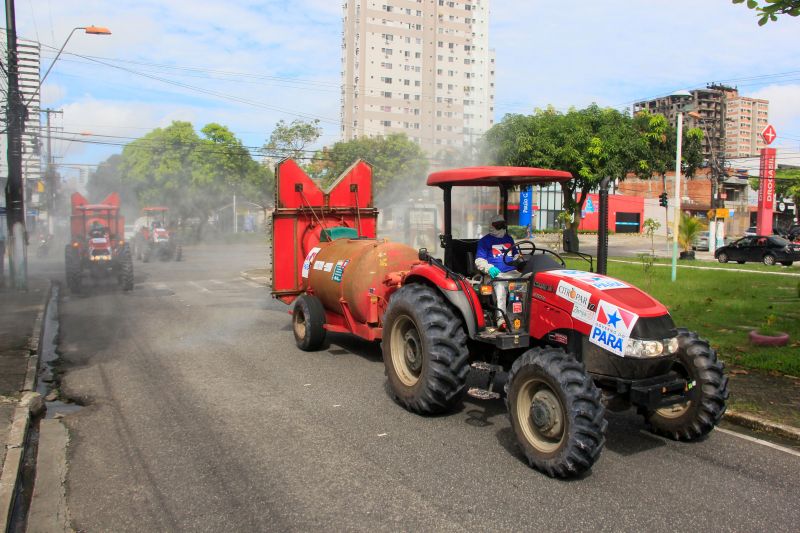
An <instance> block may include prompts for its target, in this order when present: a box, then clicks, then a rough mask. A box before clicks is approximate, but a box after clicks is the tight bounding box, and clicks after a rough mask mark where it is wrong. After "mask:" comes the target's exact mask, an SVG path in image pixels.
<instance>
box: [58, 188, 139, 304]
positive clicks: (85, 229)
mask: <svg viewBox="0 0 800 533" xmlns="http://www.w3.org/2000/svg"><path fill="white" fill-rule="evenodd" d="M124 237H125V219H124V218H123V217H122V216H121V215H120V214H119V195H118V194H117V193H111V194H109V195H108V196H107V197H106V199H105V200H103V201H102V202H101V203H99V204H89V202H88V201H87V200H86V198H84V197H83V196H82V195H81V194H80V193H74V194H73V195H72V216H71V219H70V243H69V244H67V246H66V249H65V251H64V266H65V269H66V278H67V286H68V287H69V288H70V290H71V291H72V292H73V293H79V292H80V291H81V287H82V285H83V277H84V274H88V275H89V276H90V277H91V278H92V279H95V280H97V279H101V278H107V277H115V278H116V279H117V282H118V283H119V286H120V287H122V289H123V290H126V291H130V290H133V259H132V258H131V252H130V249H129V248H128V244H127V243H126V242H125V238H124Z"/></svg>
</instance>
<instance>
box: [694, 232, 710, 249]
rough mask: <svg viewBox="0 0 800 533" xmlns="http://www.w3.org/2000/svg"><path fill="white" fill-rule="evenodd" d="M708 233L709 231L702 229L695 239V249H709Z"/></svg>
mask: <svg viewBox="0 0 800 533" xmlns="http://www.w3.org/2000/svg"><path fill="white" fill-rule="evenodd" d="M708 235H709V233H708V232H707V231H701V232H700V234H699V235H698V236H697V238H696V239H695V240H694V246H692V248H694V249H695V250H700V251H702V252H707V251H708Z"/></svg>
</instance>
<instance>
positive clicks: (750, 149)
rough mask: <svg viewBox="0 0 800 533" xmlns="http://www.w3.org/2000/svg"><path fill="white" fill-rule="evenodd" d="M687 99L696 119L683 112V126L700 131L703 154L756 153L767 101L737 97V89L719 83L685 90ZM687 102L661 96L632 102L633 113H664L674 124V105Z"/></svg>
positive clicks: (729, 156) (760, 145)
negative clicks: (701, 133) (702, 138)
mask: <svg viewBox="0 0 800 533" xmlns="http://www.w3.org/2000/svg"><path fill="white" fill-rule="evenodd" d="M689 92H690V93H691V95H692V99H691V101H690V102H689V103H688V104H689V105H687V106H686V108H687V109H690V110H691V111H693V112H694V113H697V114H698V115H700V117H699V118H696V117H692V116H690V115H688V114H684V120H685V121H684V126H685V127H689V128H692V127H697V128H700V129H702V130H703V132H704V140H703V156H704V157H705V158H706V159H707V160H711V159H712V158H713V157H714V156H716V157H717V158H719V159H722V158H723V157H722V156H724V159H725V160H731V159H735V158H738V157H753V156H757V155H758V152H759V150H760V149H761V148H763V147H764V146H765V145H764V141H763V140H762V139H761V136H760V135H759V134H760V133H761V131H762V130H763V129H764V127H766V125H767V122H768V118H769V102H768V101H767V100H759V99H755V98H748V97H745V96H740V95H739V91H738V90H736V89H734V88H732V87H726V86H723V85H710V86H708V87H707V88H705V89H694V90H692V91H689ZM679 103H680V104H682V105H686V104H687V103H686V102H685V101H683V100H681V99H679V98H677V97H675V96H665V97H662V98H655V99H653V100H646V101H642V102H636V103H635V104H634V106H633V112H634V113H638V112H640V111H649V112H650V113H660V114H662V115H664V116H665V117H666V118H667V120H669V122H670V124H672V125H673V126H675V125H676V124H677V111H678V105H679Z"/></svg>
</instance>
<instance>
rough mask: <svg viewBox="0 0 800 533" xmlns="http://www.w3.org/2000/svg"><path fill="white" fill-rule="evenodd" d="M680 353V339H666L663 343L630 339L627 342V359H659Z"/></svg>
mask: <svg viewBox="0 0 800 533" xmlns="http://www.w3.org/2000/svg"><path fill="white" fill-rule="evenodd" d="M677 351H678V338H677V337H673V338H671V339H664V340H663V341H645V340H640V339H628V340H627V341H626V342H625V348H624V356H625V357H659V356H662V355H669V354H673V353H675V352H677Z"/></svg>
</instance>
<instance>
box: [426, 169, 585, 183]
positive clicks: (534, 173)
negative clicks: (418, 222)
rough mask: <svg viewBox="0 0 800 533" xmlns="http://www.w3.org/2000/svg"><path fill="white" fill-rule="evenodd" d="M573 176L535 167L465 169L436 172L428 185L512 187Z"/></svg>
mask: <svg viewBox="0 0 800 533" xmlns="http://www.w3.org/2000/svg"><path fill="white" fill-rule="evenodd" d="M571 179H572V174H570V173H569V172H565V171H563V170H548V169H546V168H533V167H465V168H454V169H451V170H442V171H440V172H434V173H433V174H431V175H429V176H428V185H436V186H440V187H441V186H447V185H450V186H460V187H476V186H488V187H491V186H498V185H505V186H512V185H536V184H540V183H552V182H562V181H569V180H571Z"/></svg>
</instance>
